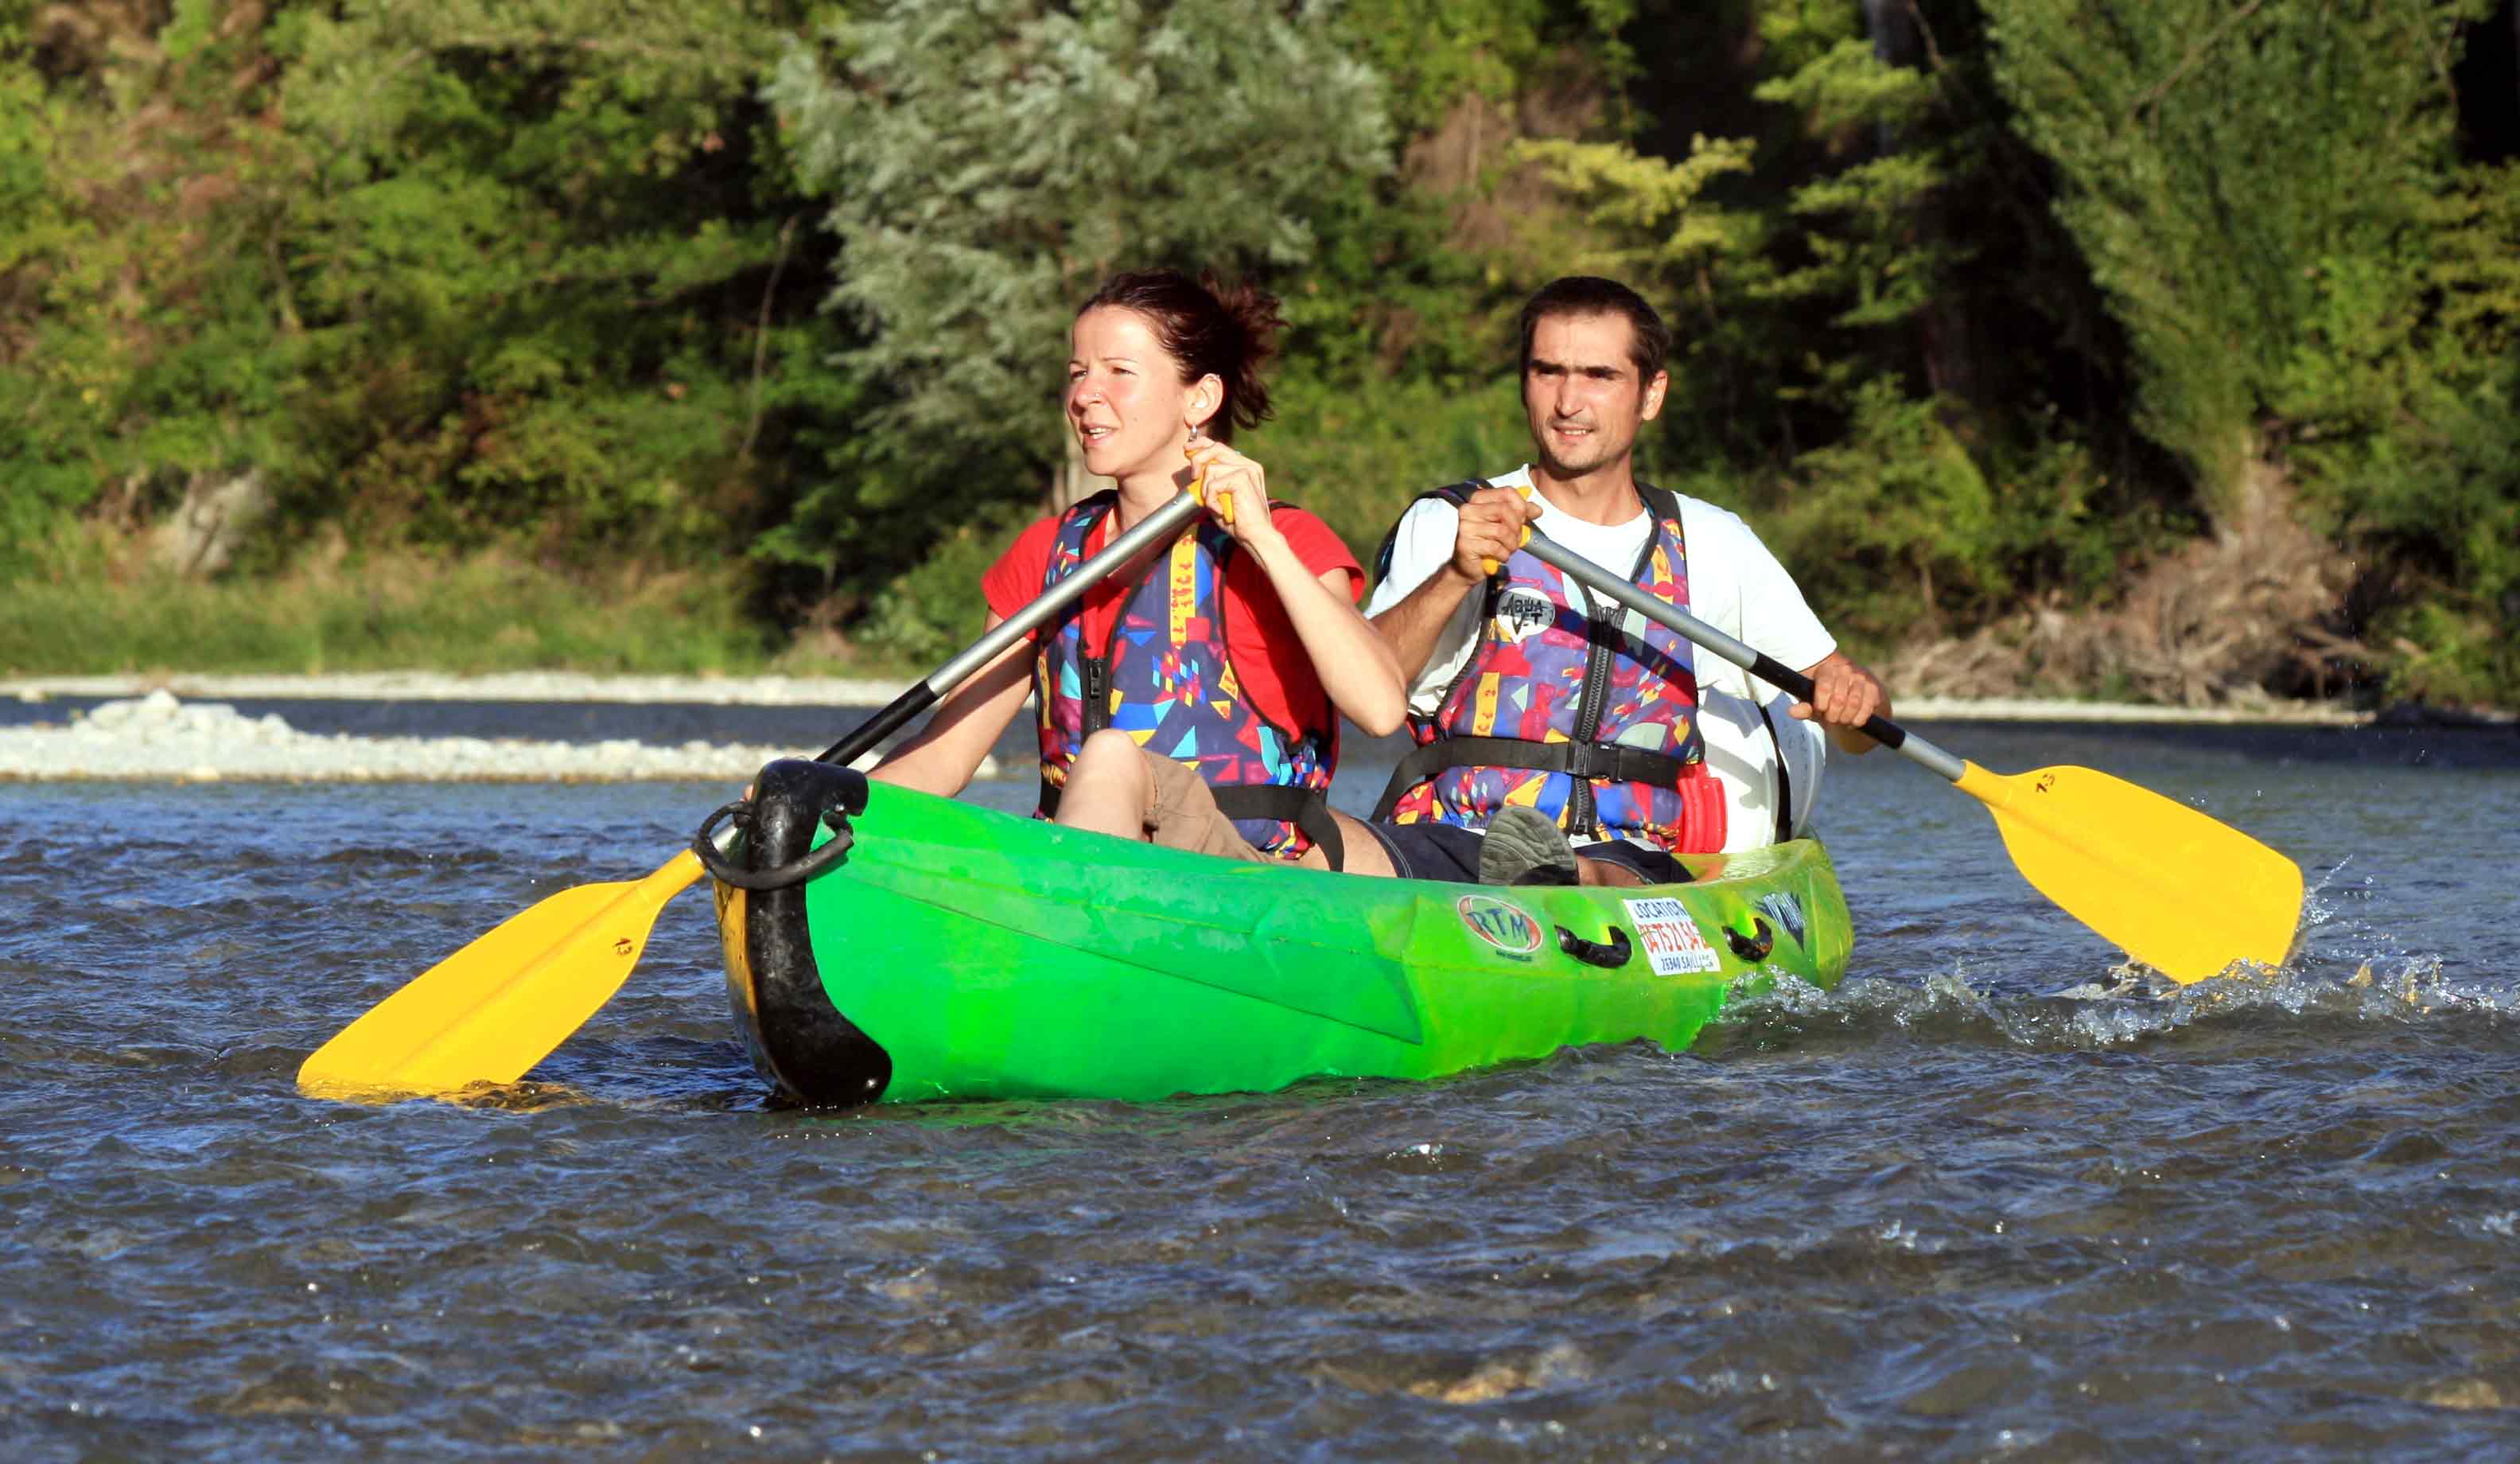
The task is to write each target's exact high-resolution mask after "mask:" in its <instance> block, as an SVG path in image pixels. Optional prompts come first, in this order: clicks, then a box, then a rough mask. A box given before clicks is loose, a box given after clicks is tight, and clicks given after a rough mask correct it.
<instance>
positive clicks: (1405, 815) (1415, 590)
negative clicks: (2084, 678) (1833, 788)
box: [1347, 276, 1890, 885]
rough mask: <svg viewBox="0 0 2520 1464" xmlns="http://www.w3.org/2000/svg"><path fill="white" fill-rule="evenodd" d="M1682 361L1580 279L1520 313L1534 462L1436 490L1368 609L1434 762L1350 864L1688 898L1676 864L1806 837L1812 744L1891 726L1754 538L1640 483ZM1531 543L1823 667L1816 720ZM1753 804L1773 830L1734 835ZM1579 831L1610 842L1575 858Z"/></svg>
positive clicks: (1415, 513) (1873, 686) (1847, 746)
mask: <svg viewBox="0 0 2520 1464" xmlns="http://www.w3.org/2000/svg"><path fill="white" fill-rule="evenodd" d="M1670 347H1671V332H1670V329H1669V328H1668V327H1667V326H1665V325H1664V324H1663V322H1662V319H1661V317H1660V316H1659V315H1657V314H1655V313H1654V310H1653V307H1652V306H1650V305H1648V304H1647V303H1646V302H1645V301H1644V300H1643V298H1641V297H1639V296H1638V295H1637V294H1636V292H1635V291H1632V290H1630V289H1628V288H1627V287H1626V286H1624V285H1620V284H1618V283H1616V282H1614V281H1611V280H1604V279H1598V278H1594V277H1589V276H1579V277H1570V278H1567V279H1561V280H1558V281H1555V282H1554V283H1553V284H1551V285H1549V286H1547V287H1546V288H1544V289H1543V290H1541V291H1540V293H1539V294H1537V295H1535V296H1533V297H1532V298H1531V300H1530V302H1529V303H1528V304H1526V305H1525V306H1524V307H1523V312H1522V400H1523V410H1524V413H1525V416H1526V417H1527V419H1528V423H1529V426H1530V430H1531V437H1532V442H1533V446H1534V449H1535V456H1534V460H1533V461H1532V462H1531V463H1530V464H1528V465H1526V466H1525V467H1523V468H1521V469H1519V470H1517V471H1516V472H1514V473H1511V474H1508V475H1506V476H1505V477H1503V478H1500V479H1497V480H1493V481H1487V482H1476V481H1474V482H1471V483H1465V484H1462V485H1460V486H1459V487H1458V488H1453V489H1439V490H1437V491H1436V492H1435V493H1432V494H1428V495H1426V496H1424V497H1421V498H1420V499H1419V500H1418V502H1417V503H1416V504H1414V505H1412V506H1411V507H1410V509H1409V511H1408V512H1407V513H1406V514H1404V515H1403V516H1402V518H1401V520H1400V523H1399V524H1398V525H1397V526H1395V527H1394V528H1393V530H1392V537H1391V539H1390V540H1389V541H1388V542H1387V543H1386V544H1385V546H1384V556H1383V557H1384V563H1383V566H1382V579H1381V583H1380V584H1379V586H1378V587H1377V588H1376V589H1375V591H1374V594H1373V600H1372V601H1371V603H1369V605H1368V606H1367V615H1368V617H1369V618H1371V619H1372V620H1373V625H1374V628H1375V629H1376V630H1378V631H1380V632H1381V633H1382V634H1383V635H1384V637H1385V638H1387V639H1388V640H1389V641H1390V643H1391V645H1392V647H1393V649H1394V650H1395V651H1396V652H1397V654H1398V656H1399V660H1400V665H1401V671H1402V673H1403V675H1404V676H1406V677H1408V678H1409V680H1410V682H1411V693H1410V722H1411V726H1412V729H1413V730H1414V731H1415V732H1416V733H1417V735H1418V741H1419V743H1420V746H1419V748H1418V751H1417V752H1416V753H1415V754H1413V755H1411V756H1410V757H1409V758H1407V759H1405V760H1404V761H1403V763H1402V764H1401V767H1400V769H1399V770H1398V771H1397V772H1396V773H1395V774H1394V776H1393V779H1392V784H1391V787H1390V788H1389V789H1387V790H1386V791H1385V793H1384V795H1383V800H1382V805H1381V806H1380V807H1379V808H1377V809H1376V810H1375V818H1374V820H1373V822H1371V823H1366V824H1354V823H1352V822H1351V824H1350V828H1351V833H1350V837H1349V838H1348V840H1347V845H1348V848H1349V850H1350V853H1349V865H1348V867H1349V868H1350V869H1351V870H1353V871H1355V872H1358V873H1379V872H1382V871H1381V869H1379V868H1378V865H1380V864H1381V863H1383V862H1385V861H1387V862H1388V864H1389V866H1390V870H1389V872H1391V873H1394V874H1398V875H1402V876H1404V877H1413V878H1419V879H1471V878H1480V879H1484V880H1485V881H1486V882H1488V883H1532V882H1539V883H1575V882H1577V881H1581V882H1582V883H1586V884H1619V885H1634V884H1643V883H1661V882H1667V881H1673V880H1683V879H1686V878H1687V877H1688V876H1687V873H1686V871H1685V870H1683V869H1681V867H1680V866H1679V865H1678V864H1677V862H1676V861H1674V860H1673V859H1672V858H1671V857H1670V854H1671V853H1674V852H1701V851H1706V852H1711V851H1715V850H1720V849H1723V848H1726V847H1728V846H1731V847H1744V846H1750V845H1752V844H1757V843H1766V842H1770V841H1772V840H1774V839H1777V838H1781V837H1786V836H1787V835H1789V834H1790V833H1791V832H1793V831H1794V829H1795V828H1796V826H1797V825H1798V824H1799V819H1798V818H1796V817H1794V816H1793V814H1792V810H1791V809H1789V808H1788V801H1790V803H1791V805H1792V806H1793V808H1800V807H1804V806H1807V801H1808V793H1809V789H1810V787H1811V784H1812V783H1813V782H1814V781H1816V779H1815V778H1814V777H1813V776H1812V774H1816V772H1817V764H1818V760H1819V758H1818V752H1819V748H1818V743H1819V738H1818V736H1817V735H1816V733H1815V732H1814V731H1813V728H1814V727H1815V726H1817V727H1818V728H1824V729H1825V730H1826V732H1827V735H1828V739H1829V740H1830V741H1833V742H1834V743H1835V744H1836V745H1837V746H1838V747H1839V748H1840V749H1841V750H1843V751H1846V752H1848V753H1864V752H1868V751H1869V750H1870V749H1871V748H1872V746H1873V743H1872V740H1871V739H1870V738H1868V737H1866V736H1865V735H1864V734H1863V733H1862V732H1860V731H1857V730H1856V729H1857V728H1858V727H1860V726H1861V725H1862V724H1863V723H1864V721H1865V720H1866V719H1867V718H1868V717H1870V716H1872V715H1874V714H1876V713H1879V714H1885V715H1886V714H1887V713H1888V712H1889V710H1890V703H1889V698H1888V696H1887V695H1886V693H1885V692H1884V691H1883V689H1882V686H1881V683H1880V680H1879V679H1878V678H1877V677H1875V676H1874V675H1873V674H1872V673H1871V672H1870V671H1868V670H1866V669H1865V668H1864V667H1863V666H1861V665H1858V664H1857V663H1854V662H1853V661H1850V660H1848V659H1847V658H1846V656H1844V655H1843V654H1841V653H1840V652H1839V651H1838V649H1837V643H1836V641H1835V640H1834V638H1832V637H1831V636H1830V635H1829V634H1828V632H1827V630H1826V629H1824V628H1823V626H1822V625H1821V623H1820V621H1819V619H1818V618H1815V617H1814V616H1813V615H1812V613H1811V611H1810V609H1809V608H1808V607H1807V606H1806V605H1805V604H1804V603H1803V598H1802V593H1801V591H1800V590H1799V589H1797V588H1796V587H1795V585H1794V582H1793V580H1792V578H1791V576H1789V575H1788V574H1786V572H1784V570H1783V568H1782V567H1781V566H1779V565H1778V563H1777V561H1776V558H1775V556H1774V555H1772V554H1770V553H1769V552H1768V550H1767V548H1766V546H1765V545H1763V544H1761V543H1760V542H1759V539H1758V536H1757V535H1756V534H1754V533H1753V532H1751V530H1750V528H1749V526H1747V525H1745V524H1743V523H1742V522H1741V520H1740V519H1739V518H1737V517H1736V516H1734V515H1733V514H1730V513H1727V512H1725V511H1724V510H1722V509H1719V508H1716V507H1714V506H1713V505H1711V504H1706V503H1701V502H1698V501H1696V500H1694V499H1686V498H1681V497H1680V496H1679V495H1677V494H1672V493H1668V492H1665V491H1663V490H1661V489H1658V488H1655V487H1653V486H1652V485H1650V484H1647V483H1643V482H1640V481H1639V480H1637V477H1636V474H1635V467H1634V459H1635V449H1636V438H1637V433H1638V431H1639V429H1641V428H1642V427H1643V425H1644V424H1645V423H1646V422H1649V421H1651V420H1652V419H1653V418H1654V416H1655V415H1656V414H1657V413H1659V412H1660V411H1661V410H1662V403H1663V396H1664V393H1665V392H1666V391H1667V390H1668V389H1669V387H1670V377H1669V375H1668V374H1667V373H1666V372H1665V371H1664V370H1663V360H1664V357H1665V356H1666V355H1667V354H1668V352H1669V350H1670ZM1526 527H1528V529H1529V530H1530V532H1532V533H1535V534H1546V535H1547V536H1549V537H1550V538H1551V539H1553V540H1554V541H1555V542H1557V543H1558V544H1559V545H1561V546H1562V547H1564V548H1565V549H1567V550H1569V551H1571V552H1572V553H1574V554H1576V555H1579V556H1581V557H1582V558H1584V559H1587V560H1590V561H1591V562H1593V563H1594V564H1596V565H1599V566H1601V567H1602V568H1603V569H1605V570H1606V571H1607V572H1609V573H1611V574H1613V575H1616V576H1617V577H1619V578H1621V579H1624V580H1629V581H1631V582H1634V583H1636V584H1638V585H1640V586H1642V587H1643V588H1644V589H1646V590H1647V592H1648V593H1651V594H1654V595H1656V596H1657V597H1659V598H1661V599H1664V600H1668V601H1670V602H1672V603H1673V604H1676V605H1679V606H1680V607H1682V608H1683V609H1686V610H1688V611H1689V612H1690V613H1691V614H1692V615H1695V616H1696V617H1697V618H1700V619H1703V620H1706V621H1708V622H1709V623H1712V624H1713V625H1715V626H1716V627H1717V628H1718V629H1721V630H1725V631H1727V632H1729V633H1731V634H1733V635H1734V636H1736V637H1737V638H1739V639H1741V640H1743V641H1746V642H1747V643H1749V644H1750V645H1751V646H1753V647H1756V648H1757V649H1759V650H1762V651H1765V652H1767V653H1768V654H1769V655H1771V656H1774V657H1776V658H1777V659H1778V660H1779V661H1782V662H1783V663H1786V664H1788V665H1796V666H1800V667H1803V669H1804V674H1806V675H1808V676H1810V677H1811V678H1812V681H1813V683H1814V694H1813V697H1812V700H1811V701H1810V702H1807V703H1795V704H1793V705H1792V706H1791V708H1790V712H1791V717H1792V718H1793V719H1795V720H1791V721H1784V722H1782V724H1781V725H1776V726H1773V728H1771V727H1769V726H1763V725H1762V722H1763V721H1765V720H1766V718H1765V716H1764V713H1765V711H1766V709H1767V707H1768V705H1769V704H1770V703H1771V701H1774V702H1775V703H1778V704H1782V703H1783V702H1784V701H1785V700H1786V699H1785V698H1783V697H1782V696H1781V694H1779V693H1778V692H1777V691H1776V689H1775V688H1773V687H1768V686H1766V685H1765V683H1756V684H1753V683H1752V682H1751V681H1750V679H1749V678H1748V677H1747V676H1746V675H1745V674H1743V673H1742V672H1741V671H1740V670H1739V669H1738V668H1736V667H1733V666H1732V665H1730V664H1729V663H1724V662H1722V661H1720V660H1719V659H1718V658H1716V657H1714V656H1713V655H1711V654H1702V653H1699V652H1698V651H1697V650H1696V648H1694V647H1692V646H1691V645H1690V644H1689V643H1688V641H1687V640H1686V639H1684V638H1682V637H1680V636H1678V635H1677V634H1675V633H1673V632H1671V631H1669V630H1667V629H1665V628H1664V627H1662V626H1660V625H1658V624H1655V623H1653V622H1651V621H1649V620H1647V619H1646V618H1644V617H1642V616H1637V615H1634V614H1632V613H1630V612H1627V611H1625V610H1623V609H1621V608H1620V607H1617V606H1615V605H1609V604H1606V603H1605V604H1604V605H1602V606H1598V607H1597V606H1595V605H1594V603H1593V599H1594V597H1591V596H1589V595H1587V594H1586V593H1585V591H1584V589H1583V587H1582V585H1580V584H1578V583H1576V582H1575V581H1573V580H1572V579H1570V578H1567V577H1565V576H1563V575H1561V574H1559V573H1558V572H1556V571H1555V570H1554V569H1553V568H1551V567H1550V566H1548V565H1546V564H1544V563H1542V562H1541V561H1540V560H1539V559H1537V558H1535V557H1533V556H1531V555H1529V554H1526V553H1521V552H1519V546H1520V545H1521V543H1522V541H1523V535H1524V530H1525V528H1526ZM1747 729H1757V735H1758V736H1759V737H1760V738H1762V739H1764V740H1766V744H1767V745H1765V746H1761V745H1754V744H1753V743H1752V742H1751V741H1750V739H1749V737H1748V736H1746V735H1745V732H1746V731H1747ZM1789 749H1790V751H1789ZM1770 751H1773V752H1774V754H1775V755H1774V756H1767V755H1764V754H1766V753H1768V752H1770ZM1710 760H1712V761H1713V762H1714V763H1715V764H1716V765H1715V766H1714V767H1712V768H1710V766H1709V763H1710ZM1795 761H1803V762H1804V766H1805V775H1804V776H1803V777H1801V779H1800V780H1799V781H1800V782H1801V783H1802V785H1803V786H1802V787H1801V788H1799V789H1795V790H1792V793H1793V794H1794V795H1797V796H1793V797H1791V798H1790V800H1788V797H1787V791H1786V790H1784V789H1781V788H1776V787H1774V786H1773V781H1772V773H1773V771H1774V769H1777V768H1779V767H1783V766H1786V765H1788V764H1790V763H1792V762H1795ZM1728 764H1729V767H1730V771H1729V772H1728V771H1727V766H1728ZM1728 784H1729V785H1730V786H1729V787H1728ZM1754 785H1755V786H1754ZM1753 794H1755V796H1751V795H1753ZM1736 802H1737V803H1741V804H1743V805H1744V808H1745V809H1746V811H1747V812H1748V813H1749V814H1750V815H1752V816H1748V817H1736V812H1738V811H1741V810H1736V809H1735V807H1734V806H1733V805H1734V804H1735V803H1736ZM1763 824H1764V826H1762V825H1763ZM1360 833H1361V834H1363V835H1366V836H1370V837H1358V835H1359V834H1360ZM1570 834H1571V835H1574V836H1577V837H1581V838H1584V839H1586V840H1587V841H1589V842H1587V843H1586V844H1585V845H1583V846H1581V847H1580V848H1570V846H1569V845H1568V842H1567V839H1568V836H1569V835H1570ZM1482 836H1485V837H1482Z"/></svg>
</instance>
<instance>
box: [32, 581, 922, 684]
mask: <svg viewBox="0 0 2520 1464" xmlns="http://www.w3.org/2000/svg"><path fill="white" fill-rule="evenodd" d="M602 579H603V580H604V581H606V582H589V581H588V580H586V579H583V578H580V577H577V576H572V575H567V574H562V573H560V572H554V571H551V570H547V569H543V568H540V567H536V566H533V565H529V564H524V563H520V562H518V561H517V560H514V559H511V558H507V557H504V556H497V555H480V556H475V557H472V558H469V559H465V560H461V561H457V562H454V563H451V564H450V563H443V562H439V561H435V560H431V559H427V558H424V557H421V556H417V555H370V556H364V557H362V558H359V559H355V560H349V561H344V562H343V563H341V564H338V565H335V566H324V567H307V568H300V569H293V570H290V571H287V572H282V573H280V574H277V575H273V576H269V577H244V576H236V577H228V578H222V579H217V580H209V581H203V580H196V579H187V578H181V577H178V576H175V575H171V574H166V573H163V572H134V573H129V574H125V575H121V576H105V575H87V574H81V575H75V576H62V577H56V578H54V579H52V580H50V581H48V582H37V581H32V580H19V581H17V582H15V583H11V584H8V585H5V586H0V672H5V673H6V674H10V675H19V676H25V675H106V674H151V673H171V672H196V673H201V672H229V673H237V672H302V673H310V674H311V673H320V672H325V671H373V670H402V669H416V668H417V669H429V670H440V671H449V672H458V673H479V672H487V671H516V670H556V669H568V670H576V671H592V672H617V673H642V674H666V675H710V674H719V675H742V674H750V673H756V672H760V671H764V670H771V669H778V670H786V671H798V672H807V671H816V670H827V669H834V668H836V667H834V666H832V665H829V664H819V663H808V662H828V661H829V660H830V658H807V657H801V656H799V655H798V654H797V653H794V652H788V653H787V654H785V655H782V654H780V653H781V652H782V650H783V647H782V646H781V645H780V644H779V643H777V642H775V641H774V640H773V639H772V638H771V635H770V633H769V632H767V631H766V630H765V628H764V626H763V625H762V624H761V622H759V621H758V620H753V619H748V618H746V616H745V613H744V612H745V607H744V605H743V603H742V599H743V594H742V582H741V579H740V576H739V573H738V570H737V568H736V567H733V566H730V567H728V568H726V569H723V570H715V571H677V572H672V573H670V574H642V573H640V572H637V571H631V570H624V571H617V572H610V573H608V574H607V575H604V576H602ZM850 669H852V670H858V671H865V670H870V669H872V668H870V667H857V666H853V667H850Z"/></svg>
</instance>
